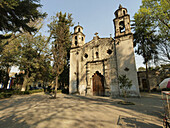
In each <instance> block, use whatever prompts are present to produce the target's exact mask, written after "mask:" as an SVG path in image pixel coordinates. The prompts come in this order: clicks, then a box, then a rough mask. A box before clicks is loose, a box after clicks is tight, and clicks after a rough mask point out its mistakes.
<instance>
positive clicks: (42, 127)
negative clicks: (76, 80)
mask: <svg viewBox="0 0 170 128" xmlns="http://www.w3.org/2000/svg"><path fill="white" fill-rule="evenodd" d="M49 97H50V96H49V95H47V94H44V93H38V94H32V95H24V96H16V95H15V96H12V97H11V98H8V99H1V100H0V127H1V128H136V127H137V128H161V127H162V118H163V107H162V101H161V95H160V94H159V93H150V94H148V93H141V98H128V101H131V102H133V103H135V105H120V104H117V102H118V101H121V100H123V99H121V98H113V99H112V98H110V97H100V96H78V95H66V94H58V95H57V99H50V98H49Z"/></svg>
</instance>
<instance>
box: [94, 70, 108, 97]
mask: <svg viewBox="0 0 170 128" xmlns="http://www.w3.org/2000/svg"><path fill="white" fill-rule="evenodd" d="M92 78H93V95H95V96H103V95H104V92H105V90H104V76H103V75H101V74H100V73H99V72H98V71H96V73H95V74H94V75H93V76H92Z"/></svg>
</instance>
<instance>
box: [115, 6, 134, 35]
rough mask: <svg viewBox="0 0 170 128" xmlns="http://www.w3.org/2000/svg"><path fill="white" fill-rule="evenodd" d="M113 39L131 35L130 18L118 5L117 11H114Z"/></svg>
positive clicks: (125, 10) (124, 9)
mask: <svg viewBox="0 0 170 128" xmlns="http://www.w3.org/2000/svg"><path fill="white" fill-rule="evenodd" d="M114 14H115V17H116V18H115V19H114V20H113V22H114V26H115V38H116V37H121V36H125V35H129V34H132V33H131V28H130V16H129V14H127V9H126V8H123V7H122V5H119V9H117V10H116V11H115V13H114Z"/></svg>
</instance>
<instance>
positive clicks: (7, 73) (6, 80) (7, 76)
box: [4, 67, 10, 89]
mask: <svg viewBox="0 0 170 128" xmlns="http://www.w3.org/2000/svg"><path fill="white" fill-rule="evenodd" d="M9 72H10V69H9V67H7V69H6V73H5V82H4V89H7V86H8V81H9Z"/></svg>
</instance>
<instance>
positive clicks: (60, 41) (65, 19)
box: [48, 12, 73, 96]
mask: <svg viewBox="0 0 170 128" xmlns="http://www.w3.org/2000/svg"><path fill="white" fill-rule="evenodd" d="M72 26H73V23H72V17H71V14H66V13H64V14H62V12H59V13H57V14H56V16H54V17H53V19H52V22H51V23H50V24H49V25H48V27H49V29H50V30H49V31H50V37H49V40H50V39H53V40H52V43H51V44H52V49H51V52H52V56H53V74H55V76H56V85H55V96H56V93H57V88H58V77H59V75H60V74H61V73H62V72H63V70H64V66H65V65H66V64H67V60H68V51H69V49H70V47H71V32H70V27H72Z"/></svg>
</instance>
